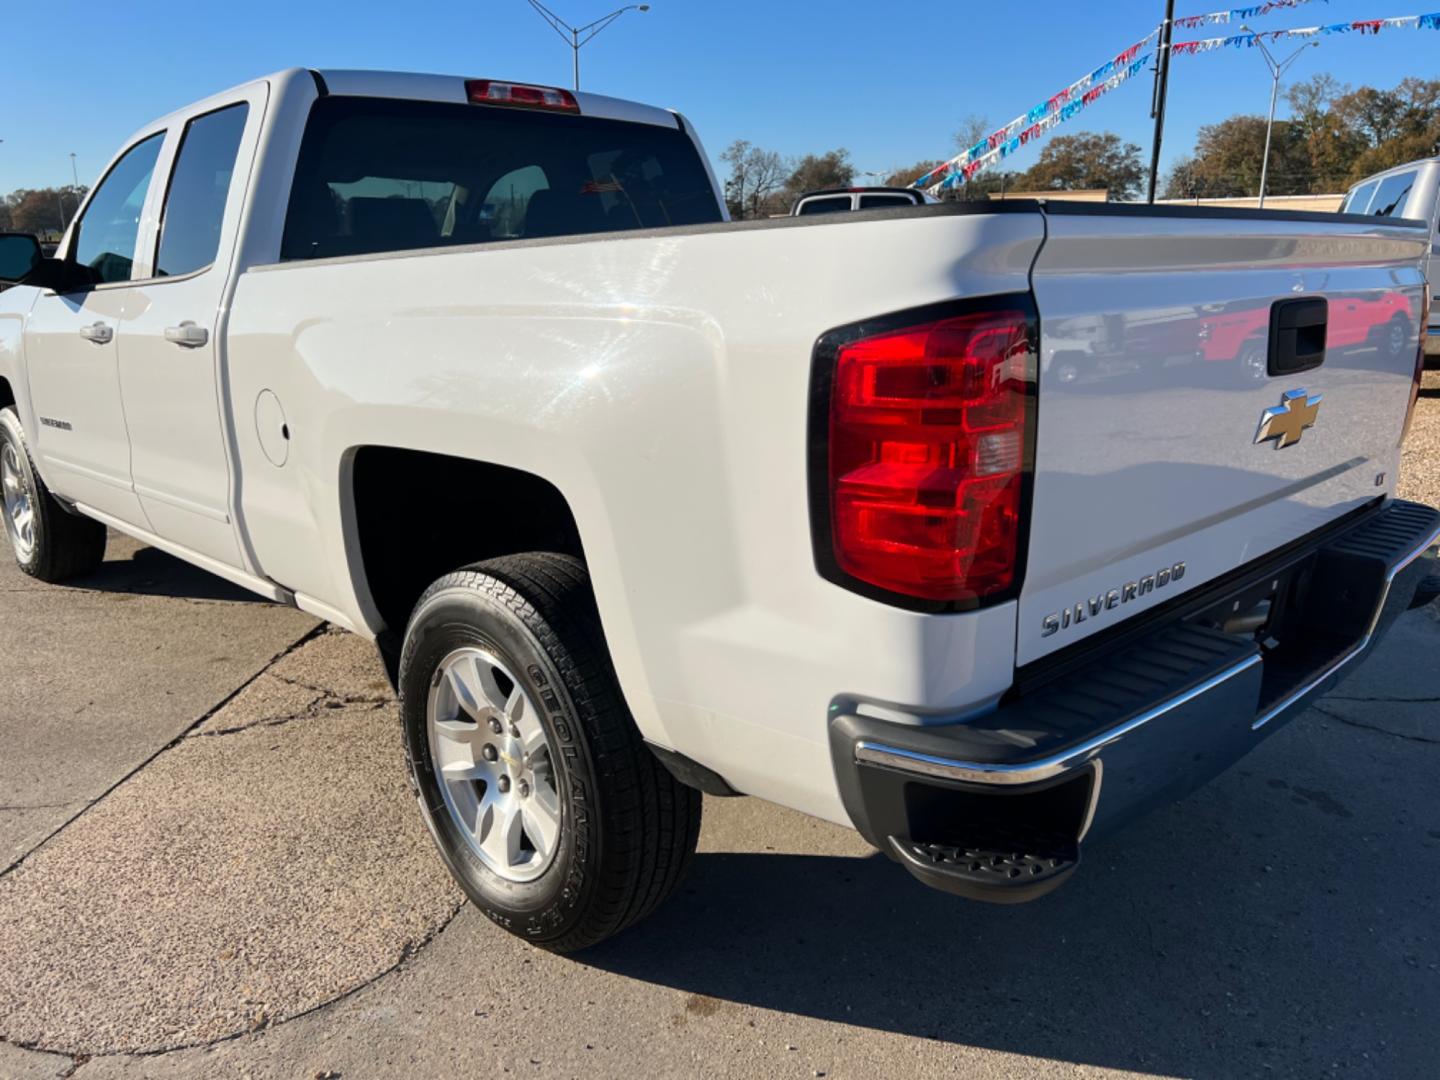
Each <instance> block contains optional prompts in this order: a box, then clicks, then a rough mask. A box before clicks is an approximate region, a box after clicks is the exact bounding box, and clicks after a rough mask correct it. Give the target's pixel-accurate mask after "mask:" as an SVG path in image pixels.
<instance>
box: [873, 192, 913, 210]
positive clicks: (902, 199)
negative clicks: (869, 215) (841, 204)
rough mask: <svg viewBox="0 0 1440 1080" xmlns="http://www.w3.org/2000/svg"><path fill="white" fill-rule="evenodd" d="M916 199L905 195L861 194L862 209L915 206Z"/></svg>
mask: <svg viewBox="0 0 1440 1080" xmlns="http://www.w3.org/2000/svg"><path fill="white" fill-rule="evenodd" d="M914 205H915V200H914V199H911V198H908V197H906V196H904V195H861V196H860V209H861V210H883V209H885V208H886V207H891V206H914Z"/></svg>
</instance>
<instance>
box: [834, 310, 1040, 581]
mask: <svg viewBox="0 0 1440 1080" xmlns="http://www.w3.org/2000/svg"><path fill="white" fill-rule="evenodd" d="M1027 306H1028V305H1027ZM823 344H824V342H823V339H822V348H823ZM833 351H834V370H833V375H832V381H831V388H830V395H829V398H830V400H829V424H828V433H827V453H826V482H827V485H828V503H829V507H828V509H829V518H830V520H829V525H830V541H831V548H832V551H831V554H832V555H833V567H834V569H836V570H838V571H839V573H840V574H841V575H843V576H844V577H846V578H849V579H853V581H858V582H862V583H864V584H866V585H868V586H871V587H872V588H874V589H878V590H883V591H884V592H887V593H898V594H901V595H903V596H906V597H914V598H917V599H919V600H923V601H930V602H935V603H941V604H946V605H953V606H958V607H964V606H968V605H973V604H974V603H976V602H978V601H981V600H985V599H989V598H996V597H999V596H1001V595H1004V594H1006V593H1008V592H1009V591H1010V590H1011V589H1012V588H1013V587H1014V586H1015V585H1016V584H1017V578H1018V572H1019V559H1020V540H1021V531H1022V530H1021V524H1022V517H1023V514H1024V509H1025V507H1024V499H1025V495H1026V491H1025V489H1026V476H1027V469H1028V463H1029V458H1030V437H1031V432H1030V430H1029V426H1030V423H1031V421H1030V416H1031V394H1032V391H1033V387H1034V370H1035V364H1034V359H1035V354H1034V332H1033V320H1032V318H1031V316H1030V314H1029V311H1028V310H1026V309H1025V306H1022V305H1020V304H1018V303H1017V305H1016V306H1015V307H1014V308H1011V307H1009V306H1008V305H1007V306H1002V307H998V308H996V309H994V310H985V311H973V310H972V311H968V312H966V313H963V314H955V315H952V316H949V317H944V318H935V319H930V320H927V321H923V322H919V323H917V324H915V325H908V326H901V327H898V328H895V329H883V330H881V331H880V332H875V333H867V334H865V335H864V336H859V337H852V338H850V339H849V340H844V335H843V334H842V335H841V339H840V340H839V341H838V343H837V344H836V345H835V346H834V347H833Z"/></svg>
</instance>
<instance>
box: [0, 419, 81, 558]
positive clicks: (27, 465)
mask: <svg viewBox="0 0 1440 1080" xmlns="http://www.w3.org/2000/svg"><path fill="white" fill-rule="evenodd" d="M0 484H3V490H0V518H3V519H4V522H5V534H6V536H7V537H8V538H9V540H10V546H11V548H12V549H13V550H14V552H15V562H16V564H17V565H18V566H19V567H20V569H21V570H22V571H24V572H25V573H27V574H29V575H30V576H31V577H33V578H39V579H40V580H41V581H49V582H60V581H65V580H67V579H69V578H74V577H81V576H83V575H85V574H89V573H93V572H94V571H95V570H96V569H97V568H98V567H99V566H100V563H101V562H102V561H103V560H104V558H105V526H104V525H101V524H100V523H99V522H98V521H92V520H91V519H90V518H87V517H81V516H80V515H79V514H74V513H71V512H70V511H69V510H66V509H65V507H63V506H62V505H61V504H60V502H59V501H58V500H57V499H56V498H55V496H53V495H51V494H50V489H49V488H47V487H46V486H45V481H44V480H42V479H41V478H40V473H39V472H38V471H37V470H36V468H35V462H34V461H33V460H32V459H31V457H30V450H29V447H27V446H26V444H25V431H24V429H23V428H21V426H20V416H19V414H17V413H16V411H15V410H14V408H9V407H7V408H5V409H0Z"/></svg>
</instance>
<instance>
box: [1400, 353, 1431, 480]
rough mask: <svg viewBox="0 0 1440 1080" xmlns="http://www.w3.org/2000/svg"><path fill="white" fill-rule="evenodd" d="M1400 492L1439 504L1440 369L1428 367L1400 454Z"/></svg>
mask: <svg viewBox="0 0 1440 1080" xmlns="http://www.w3.org/2000/svg"><path fill="white" fill-rule="evenodd" d="M1399 495H1400V497H1401V498H1402V499H1413V500H1414V501H1415V502H1421V503H1425V505H1427V506H1440V371H1427V372H1426V373H1425V381H1424V382H1423V383H1421V386H1420V400H1419V402H1417V403H1416V405H1415V419H1414V421H1413V422H1412V423H1411V425H1410V435H1409V437H1407V438H1406V440H1405V446H1404V448H1403V449H1402V451H1401V454H1400V485H1399Z"/></svg>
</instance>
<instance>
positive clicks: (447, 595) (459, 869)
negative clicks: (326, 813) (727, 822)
mask: <svg viewBox="0 0 1440 1080" xmlns="http://www.w3.org/2000/svg"><path fill="white" fill-rule="evenodd" d="M400 699H401V718H402V723H403V726H404V736H405V747H406V753H407V757H408V760H409V766H410V774H411V779H412V782H413V783H414V786H415V789H416V793H417V795H418V797H419V801H420V808H421V811H422V812H423V814H424V816H425V820H426V824H427V825H428V826H429V827H430V831H431V833H432V835H433V836H434V837H435V841H436V843H437V844H438V845H439V848H440V854H441V856H442V858H444V860H445V862H446V864H447V865H448V866H449V868H450V872H451V873H452V874H453V875H454V877H455V879H456V881H458V882H459V884H460V886H461V887H462V888H463V889H464V890H465V892H466V894H467V895H468V896H469V897H470V899H471V900H472V901H473V902H474V903H475V905H476V906H477V907H478V908H479V909H480V910H481V911H483V912H484V913H485V914H486V915H487V916H488V917H489V918H490V919H491V920H492V921H494V922H495V923H497V924H498V925H500V926H501V927H503V928H505V929H506V930H509V931H510V932H511V933H513V934H515V935H517V936H519V937H522V938H525V939H526V940H529V941H532V942H534V943H535V944H537V945H541V946H543V947H545V948H547V949H551V950H553V951H555V952H572V951H574V950H576V949H583V948H585V947H587V946H590V945H594V944H596V943H598V942H600V941H603V940H604V939H606V938H608V937H611V936H613V935H614V934H617V933H619V932H620V931H621V930H623V929H625V928H626V927H628V926H630V925H631V924H633V923H635V922H637V921H639V920H640V919H642V918H644V917H645V916H646V915H648V914H649V913H650V912H651V911H652V910H654V909H655V908H656V907H657V906H658V905H659V904H660V903H661V902H662V901H663V900H664V899H665V898H666V897H668V896H669V895H670V894H671V893H672V892H673V891H674V890H675V888H676V886H677V885H678V884H679V882H680V879H681V876H682V875H683V873H684V871H685V869H686V867H687V866H688V865H689V863H690V860H691V857H692V856H693V854H694V852H695V843H696V840H697V838H698V836H699V831H700V812H701V807H700V794H699V792H697V791H694V790H693V789H691V788H688V787H685V786H684V785H682V784H680V783H679V782H678V781H676V780H675V779H674V778H673V777H672V776H671V775H670V773H669V772H668V771H667V770H666V769H665V767H664V766H663V765H662V764H661V763H660V762H659V760H658V759H657V758H656V757H655V756H654V755H653V754H652V753H651V752H650V750H649V749H648V748H647V747H646V745H645V743H644V741H643V740H642V739H641V737H640V733H639V731H638V729H637V728H636V726H635V722H634V720H633V719H632V718H631V716H630V713H629V711H628V709H626V707H625V703H624V700H623V699H622V697H621V695H620V688H619V685H618V684H617V682H616V679H615V674H614V671H613V669H612V668H611V665H610V659H609V655H608V653H607V651H606V649H605V644H604V639H603V637H602V635H601V629H600V622H599V617H598V615H597V613H596V611H595V604H594V599H593V597H592V595H591V592H590V588H589V581H588V578H587V576H586V573H585V568H584V566H583V564H582V563H580V562H579V561H578V560H576V559H573V558H570V557H568V556H563V555H556V554H550V553H531V554H525V555H514V556H507V557H505V558H500V559H492V560H490V561H488V562H484V563H479V564H476V565H475V566H472V567H469V568H467V569H465V570H461V571H458V572H456V573H453V574H449V575H447V576H446V577H443V578H441V579H440V580H439V581H437V582H436V583H435V584H434V585H432V586H431V587H430V588H429V589H428V590H427V591H426V592H425V594H424V596H422V597H421V598H420V601H419V603H418V604H417V605H416V607H415V612H414V614H413V615H412V616H411V620H410V626H409V629H408V630H407V632H406V635H405V646H404V649H403V651H402V654H401V658H400Z"/></svg>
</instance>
